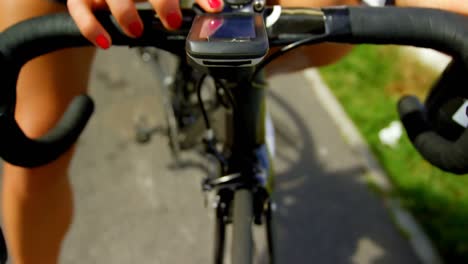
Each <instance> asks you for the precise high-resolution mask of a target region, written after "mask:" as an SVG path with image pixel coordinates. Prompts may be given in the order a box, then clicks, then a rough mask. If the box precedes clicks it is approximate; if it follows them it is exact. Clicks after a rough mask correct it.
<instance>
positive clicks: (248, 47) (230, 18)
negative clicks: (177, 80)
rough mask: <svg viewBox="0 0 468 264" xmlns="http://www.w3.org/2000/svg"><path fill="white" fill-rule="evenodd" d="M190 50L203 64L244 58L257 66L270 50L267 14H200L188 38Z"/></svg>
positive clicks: (191, 54)
mask: <svg viewBox="0 0 468 264" xmlns="http://www.w3.org/2000/svg"><path fill="white" fill-rule="evenodd" d="M186 50H187V54H188V55H189V57H191V58H192V59H193V60H196V61H197V63H199V64H205V65H206V64H211V65H221V64H222V63H229V62H231V64H232V65H234V64H236V62H239V61H244V62H246V63H245V64H247V65H254V64H256V63H258V62H259V61H260V60H261V59H262V58H263V57H264V56H265V55H266V54H267V52H268V38H267V35H266V31H265V26H264V22H263V17H262V16H261V15H260V14H243V13H233V14H231V13H229V14H203V15H198V16H196V17H195V19H194V21H193V24H192V28H191V30H190V33H189V35H188V37H187V42H186ZM217 63H218V64H217ZM239 66H240V65H239Z"/></svg>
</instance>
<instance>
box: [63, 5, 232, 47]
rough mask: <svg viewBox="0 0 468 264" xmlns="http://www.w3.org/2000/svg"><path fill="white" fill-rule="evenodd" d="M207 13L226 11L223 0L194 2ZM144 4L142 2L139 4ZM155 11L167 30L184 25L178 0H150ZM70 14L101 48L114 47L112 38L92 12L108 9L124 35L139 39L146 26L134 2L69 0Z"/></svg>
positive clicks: (86, 35)
mask: <svg viewBox="0 0 468 264" xmlns="http://www.w3.org/2000/svg"><path fill="white" fill-rule="evenodd" d="M195 1H196V2H197V3H198V4H199V5H200V6H201V7H202V8H203V9H204V10H205V11H207V12H217V11H221V10H222V8H223V0H195ZM138 2H141V1H138ZM149 2H150V3H151V5H152V6H153V8H154V10H155V11H156V13H157V14H158V16H159V17H160V18H161V21H162V23H163V25H164V26H165V27H166V28H168V29H177V28H179V27H180V26H181V24H182V13H181V11H180V6H179V0H149ZM67 7H68V11H69V13H70V15H71V16H72V18H73V20H74V21H75V23H76V24H77V25H78V27H79V29H80V31H81V33H82V34H83V36H85V37H86V38H87V39H88V40H89V41H91V42H92V43H94V44H95V45H97V46H99V47H101V48H102V49H107V48H109V47H110V46H111V41H112V40H111V38H110V36H109V34H108V33H107V32H106V30H105V29H104V28H103V27H102V25H101V24H100V23H99V22H98V20H97V19H96V17H95V16H94V14H93V10H97V9H109V10H110V12H111V13H112V15H113V16H114V17H115V18H116V20H117V22H118V23H119V25H120V27H121V28H122V29H123V31H124V32H125V34H127V35H128V36H130V37H134V38H137V37H139V36H141V34H142V33H143V23H142V21H141V18H140V17H139V15H138V12H137V9H136V7H135V2H134V1H133V0H68V1H67Z"/></svg>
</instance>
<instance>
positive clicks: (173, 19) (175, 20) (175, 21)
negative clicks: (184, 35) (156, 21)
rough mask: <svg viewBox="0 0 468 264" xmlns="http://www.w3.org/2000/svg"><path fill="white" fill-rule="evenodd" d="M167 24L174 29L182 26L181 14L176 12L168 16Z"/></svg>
mask: <svg viewBox="0 0 468 264" xmlns="http://www.w3.org/2000/svg"><path fill="white" fill-rule="evenodd" d="M166 20H167V24H169V27H171V28H173V29H177V28H179V27H180V26H181V25H182V17H181V16H180V15H179V12H177V11H174V12H171V13H169V14H168V15H167V17H166Z"/></svg>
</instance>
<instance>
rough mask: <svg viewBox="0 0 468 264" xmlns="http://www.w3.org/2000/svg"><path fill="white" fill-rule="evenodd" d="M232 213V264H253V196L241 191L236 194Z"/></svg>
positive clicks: (245, 190) (248, 191)
mask: <svg viewBox="0 0 468 264" xmlns="http://www.w3.org/2000/svg"><path fill="white" fill-rule="evenodd" d="M233 202H234V204H233V206H234V208H233V211H232V251H231V252H232V256H231V257H232V264H252V263H253V246H254V245H253V237H252V224H253V195H252V192H251V191H250V190H247V189H241V190H238V191H236V192H235V193H234V201H233Z"/></svg>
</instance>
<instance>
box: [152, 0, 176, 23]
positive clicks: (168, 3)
mask: <svg viewBox="0 0 468 264" xmlns="http://www.w3.org/2000/svg"><path fill="white" fill-rule="evenodd" d="M149 2H150V3H151V5H152V6H153V8H154V10H155V11H156V13H157V14H158V16H159V17H160V18H161V22H162V23H163V25H164V27H165V28H167V29H178V28H179V27H180V26H181V25H182V12H181V11H180V6H179V0H149Z"/></svg>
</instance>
